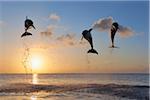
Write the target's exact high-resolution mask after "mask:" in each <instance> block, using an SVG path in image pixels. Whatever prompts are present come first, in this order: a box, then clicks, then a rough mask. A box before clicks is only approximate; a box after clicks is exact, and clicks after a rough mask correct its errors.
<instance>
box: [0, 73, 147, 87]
mask: <svg viewBox="0 0 150 100" xmlns="http://www.w3.org/2000/svg"><path fill="white" fill-rule="evenodd" d="M28 82H30V83H33V84H80V83H83V84H110V83H114V84H126V85H147V86H148V85H149V74H33V75H32V74H30V75H25V74H0V85H3V84H10V83H28Z"/></svg>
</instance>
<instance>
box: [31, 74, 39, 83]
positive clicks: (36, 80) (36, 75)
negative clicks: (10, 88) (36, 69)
mask: <svg viewBox="0 0 150 100" xmlns="http://www.w3.org/2000/svg"><path fill="white" fill-rule="evenodd" d="M32 84H38V74H33V75H32Z"/></svg>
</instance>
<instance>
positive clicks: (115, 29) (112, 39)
mask: <svg viewBox="0 0 150 100" xmlns="http://www.w3.org/2000/svg"><path fill="white" fill-rule="evenodd" d="M118 27H119V25H118V23H117V22H114V23H113V24H112V25H111V30H110V31H111V42H112V45H111V48H116V47H115V46H114V37H115V34H116V32H117V30H118Z"/></svg>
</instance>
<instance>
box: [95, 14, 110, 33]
mask: <svg viewBox="0 0 150 100" xmlns="http://www.w3.org/2000/svg"><path fill="white" fill-rule="evenodd" d="M112 23H113V18H112V17H108V18H102V19H99V20H98V21H96V22H95V23H94V24H93V28H94V29H96V30H98V31H108V30H109V29H110V28H111V24H112Z"/></svg>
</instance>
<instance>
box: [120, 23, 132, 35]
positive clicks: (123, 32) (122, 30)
mask: <svg viewBox="0 0 150 100" xmlns="http://www.w3.org/2000/svg"><path fill="white" fill-rule="evenodd" d="M118 32H119V33H120V35H121V36H122V37H129V36H132V35H133V34H134V31H133V30H132V29H131V28H129V27H125V26H122V25H119V30H118Z"/></svg>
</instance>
